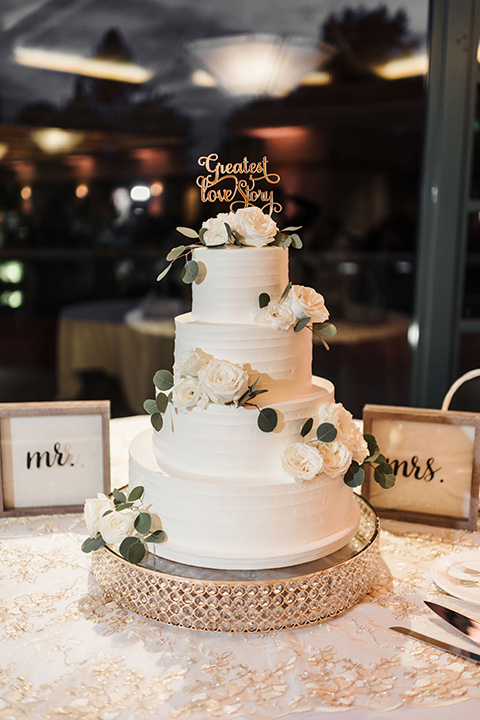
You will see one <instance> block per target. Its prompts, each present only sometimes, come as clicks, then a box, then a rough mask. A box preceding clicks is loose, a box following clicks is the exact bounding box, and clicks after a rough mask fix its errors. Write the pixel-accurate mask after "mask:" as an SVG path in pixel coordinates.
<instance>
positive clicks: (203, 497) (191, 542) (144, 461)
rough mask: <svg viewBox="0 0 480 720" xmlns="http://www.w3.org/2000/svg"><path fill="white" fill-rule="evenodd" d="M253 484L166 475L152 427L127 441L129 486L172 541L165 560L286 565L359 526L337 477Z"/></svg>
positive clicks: (355, 508)
mask: <svg viewBox="0 0 480 720" xmlns="http://www.w3.org/2000/svg"><path fill="white" fill-rule="evenodd" d="M248 483H249V484H248V485H246V484H242V480H241V478H236V482H235V484H230V483H229V484H228V485H226V484H225V483H222V479H221V478H218V477H217V478H207V477H201V476H198V475H193V474H192V475H190V476H189V477H186V476H183V477H172V476H170V475H167V474H165V473H163V472H162V471H161V470H160V468H159V467H158V465H157V462H156V460H155V457H154V454H153V451H152V432H151V431H150V430H147V431H145V432H143V433H141V434H140V435H138V436H137V437H136V438H135V439H134V440H133V442H132V443H131V445H130V476H129V484H130V487H135V486H138V485H142V486H143V487H144V488H145V496H144V503H145V504H146V505H147V506H150V509H151V511H152V512H155V513H156V514H158V515H159V516H160V518H161V520H162V525H163V529H164V530H165V532H166V534H167V540H166V541H165V542H163V543H161V544H158V545H155V552H156V553H157V554H158V555H161V556H162V557H164V558H166V559H167V560H173V561H175V562H181V563H184V564H187V565H195V566H199V567H205V568H218V569H242V570H256V569H264V568H265V569H266V568H276V567H288V566H291V565H297V564H299V563H304V562H309V561H311V560H314V559H317V558H319V557H323V556H324V555H328V554H329V553H332V552H334V551H335V550H338V549H339V548H341V547H343V546H344V545H346V544H347V543H348V542H349V540H350V539H351V538H352V537H353V536H354V535H355V533H356V531H357V528H358V523H359V519H360V510H359V505H358V503H357V502H356V500H355V498H354V496H353V493H352V490H351V489H350V488H349V487H347V486H346V485H345V483H344V482H343V479H342V478H340V477H338V478H334V479H332V478H330V477H328V476H326V475H323V476H319V477H318V478H317V479H316V480H314V481H311V482H308V483H303V484H299V483H294V482H287V481H286V479H285V478H279V479H278V480H275V479H273V478H269V479H268V482H267V480H266V479H265V480H263V481H262V479H261V478H257V479H256V481H254V482H252V478H249V480H248Z"/></svg>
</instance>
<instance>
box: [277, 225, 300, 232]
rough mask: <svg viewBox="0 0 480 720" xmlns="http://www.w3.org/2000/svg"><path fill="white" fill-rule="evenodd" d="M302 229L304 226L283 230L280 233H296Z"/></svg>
mask: <svg viewBox="0 0 480 720" xmlns="http://www.w3.org/2000/svg"><path fill="white" fill-rule="evenodd" d="M301 229H302V226H301V225H299V226H298V227H288V228H283V230H280V232H282V233H288V232H295V230H301Z"/></svg>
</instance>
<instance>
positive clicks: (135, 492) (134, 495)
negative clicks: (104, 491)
mask: <svg viewBox="0 0 480 720" xmlns="http://www.w3.org/2000/svg"><path fill="white" fill-rule="evenodd" d="M144 492H145V488H143V487H142V486H141V485H137V487H134V488H132V490H130V493H129V495H128V501H129V502H135V500H140V498H141V497H142V495H143V493H144Z"/></svg>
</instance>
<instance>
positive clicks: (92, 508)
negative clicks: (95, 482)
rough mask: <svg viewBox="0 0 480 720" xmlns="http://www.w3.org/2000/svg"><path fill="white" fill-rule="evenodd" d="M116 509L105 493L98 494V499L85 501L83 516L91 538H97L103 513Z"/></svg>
mask: <svg viewBox="0 0 480 720" xmlns="http://www.w3.org/2000/svg"><path fill="white" fill-rule="evenodd" d="M114 507H115V506H114V504H113V500H110V498H108V497H107V496H106V495H104V494H103V493H98V495H97V497H96V498H89V499H88V500H86V501H85V507H84V509H83V515H84V518H85V523H86V525H87V528H88V532H89V533H90V537H95V536H96V534H97V533H98V528H99V524H100V520H101V517H102V515H103V513H105V512H107V510H113V508H114Z"/></svg>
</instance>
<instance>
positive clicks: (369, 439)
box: [363, 433, 379, 455]
mask: <svg viewBox="0 0 480 720" xmlns="http://www.w3.org/2000/svg"><path fill="white" fill-rule="evenodd" d="M363 439H364V440H365V442H366V443H367V445H368V452H369V453H370V455H373V453H374V452H375V451H376V450H379V447H378V444H377V441H376V439H375V436H374V435H369V434H368V433H364V435H363Z"/></svg>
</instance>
